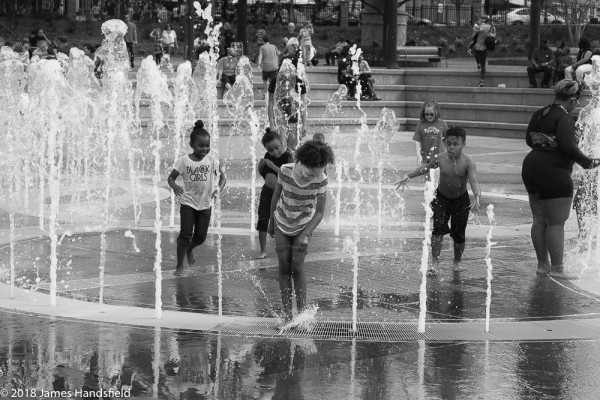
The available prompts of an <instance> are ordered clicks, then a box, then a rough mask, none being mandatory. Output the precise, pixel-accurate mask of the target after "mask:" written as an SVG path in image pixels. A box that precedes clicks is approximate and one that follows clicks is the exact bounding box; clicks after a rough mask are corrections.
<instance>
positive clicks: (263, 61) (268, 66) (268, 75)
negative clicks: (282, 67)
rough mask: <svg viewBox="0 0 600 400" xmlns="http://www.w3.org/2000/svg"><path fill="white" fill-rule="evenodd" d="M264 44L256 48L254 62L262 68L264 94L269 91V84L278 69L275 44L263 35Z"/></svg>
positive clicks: (274, 77)
mask: <svg viewBox="0 0 600 400" xmlns="http://www.w3.org/2000/svg"><path fill="white" fill-rule="evenodd" d="M263 41H264V44H263V45H262V46H260V48H259V49H258V59H257V60H256V63H257V64H258V68H259V69H260V70H262V80H263V90H264V93H265V96H266V94H267V93H269V85H270V84H271V82H272V81H273V80H275V79H277V70H278V69H279V50H278V49H277V46H275V45H273V44H271V39H270V38H269V36H267V35H265V36H263Z"/></svg>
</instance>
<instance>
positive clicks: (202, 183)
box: [168, 120, 227, 276]
mask: <svg viewBox="0 0 600 400" xmlns="http://www.w3.org/2000/svg"><path fill="white" fill-rule="evenodd" d="M190 147H191V148H192V152H191V153H190V154H186V155H185V156H183V157H181V158H179V159H177V160H176V161H175V164H174V165H173V170H172V171H171V174H170V175H169V178H168V183H169V186H170V187H171V189H173V192H175V195H177V196H180V197H181V208H180V217H181V230H180V232H179V237H178V238H177V265H176V266H175V272H174V275H175V276H181V275H182V274H183V261H184V258H185V257H187V259H188V263H189V264H190V265H194V263H195V262H196V259H195V258H194V253H193V250H194V248H195V247H196V246H200V245H201V244H202V243H204V241H205V240H206V234H207V232H208V225H209V223H210V215H211V210H212V203H213V199H214V198H215V197H216V196H218V194H219V193H221V192H222V191H223V188H224V187H225V183H226V182H227V179H226V177H225V174H224V173H223V170H222V169H221V165H222V164H220V163H219V161H218V160H217V159H216V158H215V157H214V156H213V155H211V154H209V153H210V134H209V133H208V131H206V129H204V122H202V121H201V120H198V121H196V123H195V124H194V129H193V130H192V133H191V134H190ZM180 175H181V177H182V178H183V186H179V185H178V184H177V183H176V180H177V178H178V177H179V176H180ZM217 179H218V180H217Z"/></svg>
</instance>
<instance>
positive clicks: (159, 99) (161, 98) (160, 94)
mask: <svg viewBox="0 0 600 400" xmlns="http://www.w3.org/2000/svg"><path fill="white" fill-rule="evenodd" d="M137 82H138V86H137V92H136V98H137V99H138V101H139V99H140V98H141V96H142V94H145V95H147V96H149V97H150V100H151V107H150V109H151V112H152V132H153V133H154V141H153V142H152V154H153V155H154V174H153V176H152V188H153V193H154V204H155V207H154V233H155V235H156V240H155V243H154V247H155V250H156V256H155V258H154V272H155V275H156V278H155V282H154V283H155V316H156V318H157V319H160V318H162V300H161V296H162V266H161V263H162V247H161V242H162V234H161V228H162V218H161V209H160V193H159V184H160V182H161V176H162V175H161V171H160V166H161V156H160V150H161V148H162V146H163V144H162V142H161V140H160V133H161V131H162V130H163V128H164V127H165V125H166V124H165V116H164V114H163V109H162V107H163V105H165V104H167V105H170V104H172V101H173V97H172V95H171V92H170V90H169V85H168V82H167V77H166V76H165V74H163V73H162V72H161V71H160V69H159V67H158V66H157V65H156V63H155V62H154V59H153V57H152V56H148V57H146V58H145V59H144V60H143V61H142V65H141V66H140V69H139V70H138V73H137ZM138 104H139V102H138Z"/></svg>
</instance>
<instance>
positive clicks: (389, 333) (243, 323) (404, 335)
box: [211, 318, 427, 341]
mask: <svg viewBox="0 0 600 400" xmlns="http://www.w3.org/2000/svg"><path fill="white" fill-rule="evenodd" d="M356 328H357V329H356V332H354V331H353V330H352V322H350V321H314V322H312V323H311V324H310V325H309V327H308V328H302V327H296V328H293V329H288V330H285V331H280V330H279V329H278V328H277V321H276V320H273V319H250V318H240V319H237V320H235V321H231V322H226V323H223V324H219V325H217V326H215V327H214V328H213V329H212V330H211V331H212V332H214V333H228V334H234V335H236V334H237V335H258V336H270V337H276V336H278V337H287V338H313V339H362V340H379V341H406V340H425V339H427V336H426V335H425V334H423V333H418V332H417V326H416V325H415V324H390V323H386V324H383V323H371V322H360V323H358V324H357V327H356Z"/></svg>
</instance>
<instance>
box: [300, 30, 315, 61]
mask: <svg viewBox="0 0 600 400" xmlns="http://www.w3.org/2000/svg"><path fill="white" fill-rule="evenodd" d="M314 34H315V30H314V29H313V26H312V23H311V22H310V21H307V22H305V23H304V28H302V29H300V32H299V33H298V41H299V42H300V49H301V50H302V60H303V61H304V65H305V66H308V65H310V59H311V54H312V51H311V46H312V35H314Z"/></svg>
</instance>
